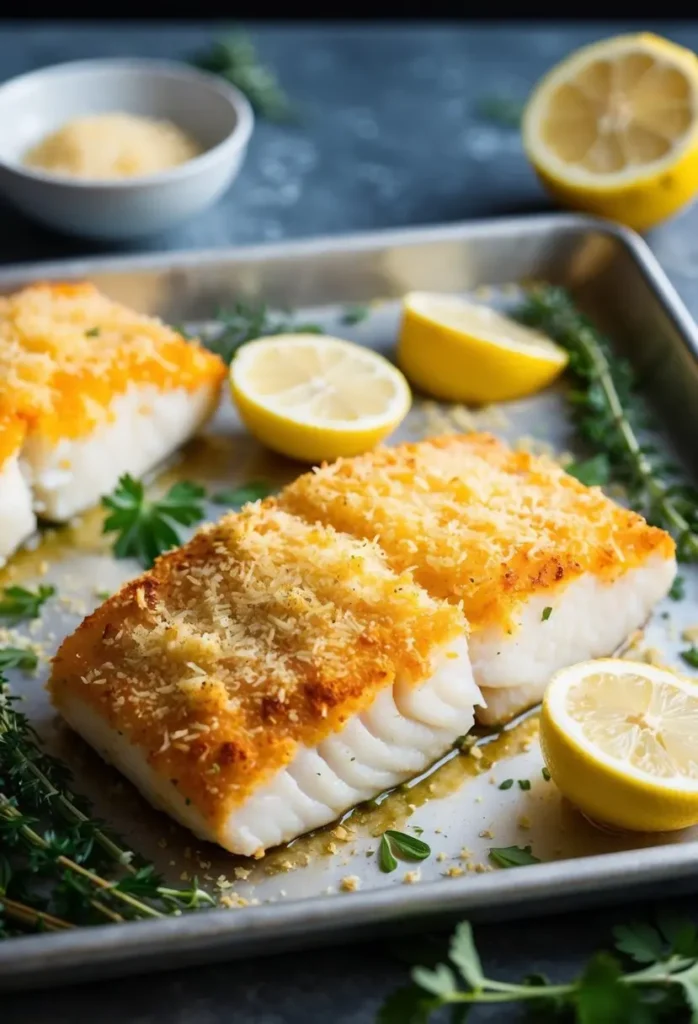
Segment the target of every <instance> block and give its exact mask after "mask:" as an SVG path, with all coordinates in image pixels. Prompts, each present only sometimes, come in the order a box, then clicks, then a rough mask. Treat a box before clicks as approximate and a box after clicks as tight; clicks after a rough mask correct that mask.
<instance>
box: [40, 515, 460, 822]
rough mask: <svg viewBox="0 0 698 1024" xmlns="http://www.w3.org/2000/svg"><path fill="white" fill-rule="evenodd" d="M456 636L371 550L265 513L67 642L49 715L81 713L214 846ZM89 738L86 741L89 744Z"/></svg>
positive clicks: (450, 617) (180, 558)
mask: <svg viewBox="0 0 698 1024" xmlns="http://www.w3.org/2000/svg"><path fill="white" fill-rule="evenodd" d="M466 629H467V626H466V622H465V619H464V618H463V616H462V613H461V612H460V610H459V609H458V608H456V607H455V606H452V605H449V604H447V603H446V602H438V601H434V600H433V599H432V598H430V597H429V596H428V595H427V594H426V593H425V591H424V590H423V589H422V588H421V587H419V586H417V585H416V584H415V582H414V581H413V579H412V577H411V575H410V574H409V573H407V572H405V573H402V574H400V575H396V574H395V573H393V572H392V571H391V569H390V568H389V567H388V565H387V563H386V560H385V557H384V555H383V553H382V552H381V550H380V549H379V548H378V547H377V546H376V545H375V544H373V543H371V542H369V541H366V540H363V541H361V540H355V539H353V538H350V537H348V536H346V535H343V534H341V533H337V532H336V531H335V530H333V529H332V528H331V527H324V526H319V525H309V524H308V523H306V522H304V521H302V520H301V519H299V518H297V517H295V516H293V515H290V514H289V513H288V512H285V511H283V510H281V509H279V508H278V506H277V504H276V503H275V502H274V501H273V500H271V499H269V500H267V501H265V502H261V503H256V504H254V505H248V506H246V507H245V508H244V509H243V511H242V512H240V513H235V514H230V515H227V516H225V517H224V518H223V519H222V520H220V522H218V523H217V524H215V525H212V526H208V527H204V528H203V529H201V530H200V531H199V532H198V533H197V534H196V535H195V536H194V537H193V539H192V540H191V541H190V543H188V544H187V545H185V547H183V548H181V549H179V550H177V551H174V552H172V553H171V554H168V555H165V556H164V557H162V558H160V559H159V560H158V561H157V563H156V565H155V567H154V568H153V570H152V571H151V572H149V573H146V574H145V575H143V576H141V577H140V578H138V579H136V580H134V581H133V582H131V583H129V584H128V585H127V586H126V587H125V588H124V589H123V590H122V591H121V592H120V593H119V594H117V595H115V596H114V597H112V598H111V599H110V600H108V601H107V602H106V603H105V604H104V605H103V606H102V607H101V608H99V609H98V610H97V611H96V612H95V613H94V614H93V615H91V616H90V617H89V618H87V619H86V620H85V621H84V622H83V624H82V625H81V626H80V628H79V629H78V630H77V631H76V632H75V633H74V634H73V635H72V636H70V637H68V638H67V639H66V640H65V641H64V643H63V644H62V646H61V648H60V649H59V651H58V653H57V655H56V657H55V659H54V663H53V673H52V678H51V681H50V684H49V689H50V692H51V695H52V698H53V701H54V703H55V705H56V706H57V708H58V709H59V710H61V709H62V708H64V709H66V713H67V717H69V718H70V713H69V711H70V708H71V707H75V705H76V703H77V704H82V705H83V706H85V705H87V706H88V707H89V708H90V709H91V710H92V711H94V712H95V713H96V714H98V715H99V717H100V718H101V719H102V720H105V721H106V722H107V723H108V725H109V727H110V728H111V729H112V730H115V731H117V732H118V733H119V734H120V735H123V736H124V738H125V739H126V740H127V741H128V742H129V743H130V744H132V745H133V746H134V747H135V748H137V749H138V750H139V751H140V752H141V753H142V754H143V755H145V756H146V757H147V760H148V763H149V766H150V767H151V768H152V769H153V770H154V771H155V772H156V773H157V775H158V776H159V777H161V778H164V779H168V780H170V782H171V785H172V786H174V787H176V789H177V792H178V793H179V794H180V795H181V796H182V797H183V798H184V799H185V801H187V803H188V802H190V801H191V803H192V804H193V806H194V808H195V809H196V811H197V812H198V813H199V815H200V816H201V818H202V819H203V821H204V822H205V823H206V826H207V829H208V830H210V832H211V833H212V834H214V835H216V834H217V835H221V834H222V831H223V827H224V825H225V823H226V820H227V819H228V817H229V815H230V812H231V810H232V809H234V808H235V807H237V806H239V805H240V804H242V803H243V802H244V801H245V799H246V797H247V796H248V795H249V794H250V793H251V792H252V791H253V790H254V789H256V788H257V787H259V786H260V785H261V784H262V783H264V782H265V781H266V780H268V779H270V778H271V777H272V776H273V775H274V774H275V773H276V772H278V771H279V770H280V769H281V768H282V767H284V766H285V765H287V764H289V762H290V761H291V760H292V759H293V757H294V754H295V752H296V750H297V748H298V747H299V745H300V744H304V745H305V746H306V747H310V748H313V747H315V746H317V744H318V743H320V742H321V741H322V740H323V739H324V738H325V737H327V736H328V735H329V734H330V733H332V732H335V731H337V730H339V729H340V728H341V727H342V725H343V724H344V723H346V722H347V721H348V720H349V719H350V718H351V717H352V716H354V715H355V714H357V713H360V712H362V711H363V710H364V709H366V708H368V707H369V706H370V705H371V704H372V702H373V701H374V699H375V697H376V695H377V694H378V693H379V691H381V690H383V689H385V688H386V687H388V686H391V685H392V684H393V682H394V681H395V680H396V679H402V680H406V681H407V682H409V683H412V684H414V685H417V684H419V683H421V682H423V681H424V680H426V679H427V678H428V677H429V676H430V675H431V673H432V671H433V660H434V657H435V656H436V654H437V652H438V653H442V652H443V648H444V646H445V645H447V644H449V643H450V642H451V641H453V640H455V639H456V638H458V637H459V636H462V635H463V632H464V630H466ZM88 738H89V737H88Z"/></svg>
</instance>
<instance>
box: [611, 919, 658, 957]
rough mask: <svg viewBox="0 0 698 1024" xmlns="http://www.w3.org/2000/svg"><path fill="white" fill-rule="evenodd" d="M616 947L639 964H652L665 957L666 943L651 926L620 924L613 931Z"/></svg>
mask: <svg viewBox="0 0 698 1024" xmlns="http://www.w3.org/2000/svg"><path fill="white" fill-rule="evenodd" d="M613 937H614V939H615V940H616V941H615V943H614V945H615V947H616V949H617V950H618V952H619V953H625V954H626V955H627V956H629V957H632V959H633V960H636V961H637V963H639V964H651V963H654V962H655V961H656V960H660V959H661V958H662V956H663V955H664V942H663V941H662V937H661V935H660V934H659V932H658V931H657V929H656V928H653V927H652V925H651V924H642V923H637V924H619V925H617V926H616V927H615V928H614V929H613Z"/></svg>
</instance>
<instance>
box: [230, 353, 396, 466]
mask: <svg viewBox="0 0 698 1024" xmlns="http://www.w3.org/2000/svg"><path fill="white" fill-rule="evenodd" d="M230 385H231V389H232V394H233V399H234V401H235V404H236V405H237V408H238V411H239V413H240V417H241V419H242V421H243V423H244V424H245V426H246V427H247V428H248V429H249V430H250V432H251V433H252V434H254V436H255V437H256V438H257V440H259V441H261V442H262V443H263V444H265V445H267V447H268V448H271V449H272V450H273V451H276V452H280V453H281V454H282V455H288V456H289V457H290V458H292V459H299V460H300V461H303V462H321V461H324V460H330V459H336V458H338V457H339V456H341V455H344V456H351V455H360V454H361V453H362V452H366V451H369V450H370V449H371V448H374V447H375V446H376V445H377V444H378V443H379V441H382V440H383V438H384V437H386V436H387V435H388V434H390V433H391V431H393V430H394V429H395V427H397V425H398V424H399V423H400V422H401V421H402V420H403V419H404V418H405V416H406V415H407V412H408V410H409V408H410V403H411V400H412V398H411V394H410V389H409V385H408V383H407V381H406V380H405V378H404V377H403V375H402V374H401V373H400V371H399V370H397V369H396V368H395V367H394V366H393V365H392V364H391V363H389V362H388V360H387V359H384V358H383V356H381V355H378V353H377V352H373V351H371V349H367V348H364V347H363V346H361V345H355V344H354V343H353V342H350V341H342V340H341V339H340V338H330V337H327V336H325V335H317V334H288V335H277V336H275V337H271V338H260V339H259V340H257V341H251V342H249V343H248V344H246V345H243V346H242V348H241V349H240V350H239V352H238V353H237V355H236V356H235V358H234V359H233V362H232V364H231V367H230Z"/></svg>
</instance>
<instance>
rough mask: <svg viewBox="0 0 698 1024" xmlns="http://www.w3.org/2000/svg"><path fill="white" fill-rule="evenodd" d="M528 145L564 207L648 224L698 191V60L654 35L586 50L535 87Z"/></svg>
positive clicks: (526, 121) (640, 226)
mask: <svg viewBox="0 0 698 1024" xmlns="http://www.w3.org/2000/svg"><path fill="white" fill-rule="evenodd" d="M523 142H524V148H525V150H526V152H527V154H528V157H529V159H530V160H531V162H532V164H533V166H534V168H535V169H536V171H537V173H538V175H539V177H540V178H541V180H542V182H543V184H544V185H545V186H546V187H547V188H548V189H549V191H550V192H551V193H552V194H553V195H554V196H555V197H556V198H557V199H559V200H560V201H561V202H562V203H563V204H565V205H568V206H572V207H574V208H576V209H581V210H587V211H589V212H591V213H596V214H600V215H601V216H602V217H609V218H611V219H613V220H618V221H621V222H622V223H623V224H627V225H629V226H630V227H632V228H635V229H637V230H639V231H642V230H645V229H646V228H650V227H652V226H653V225H654V224H657V223H659V222H660V221H662V220H664V219H665V218H666V217H668V216H670V215H671V214H672V213H674V212H675V211H676V210H678V209H679V208H680V207H681V206H683V205H684V203H686V202H688V200H689V199H692V198H693V196H694V195H695V193H696V192H697V191H698V59H696V56H695V54H693V53H692V52H691V51H690V50H686V49H684V48H683V47H682V46H677V45H676V44H675V43H671V42H669V41H668V40H666V39H662V38H660V37H659V36H655V35H651V34H650V33H640V34H637V35H626V36H616V37H615V38H613V39H608V40H605V41H604V42H601V43H594V44H593V45H591V46H585V47H583V48H582V49H581V50H578V51H577V52H576V53H573V54H572V56H571V57H568V58H567V59H566V60H564V61H562V63H560V64H558V65H557V66H556V67H554V68H553V70H552V71H550V72H549V73H548V74H547V75H546V76H545V77H544V78H543V79H542V81H541V82H540V83H539V84H538V85H537V87H536V89H535V90H534V92H533V95H532V96H531V98H530V100H529V102H528V104H527V106H526V110H525V112H524V117H523Z"/></svg>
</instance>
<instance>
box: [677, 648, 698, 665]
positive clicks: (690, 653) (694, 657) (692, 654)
mask: <svg viewBox="0 0 698 1024" xmlns="http://www.w3.org/2000/svg"><path fill="white" fill-rule="evenodd" d="M680 653H681V657H682V658H683V660H684V661H685V662H686V664H687V665H690V666H691V668H698V647H689V648H688V650H686V651H681V652H680Z"/></svg>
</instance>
